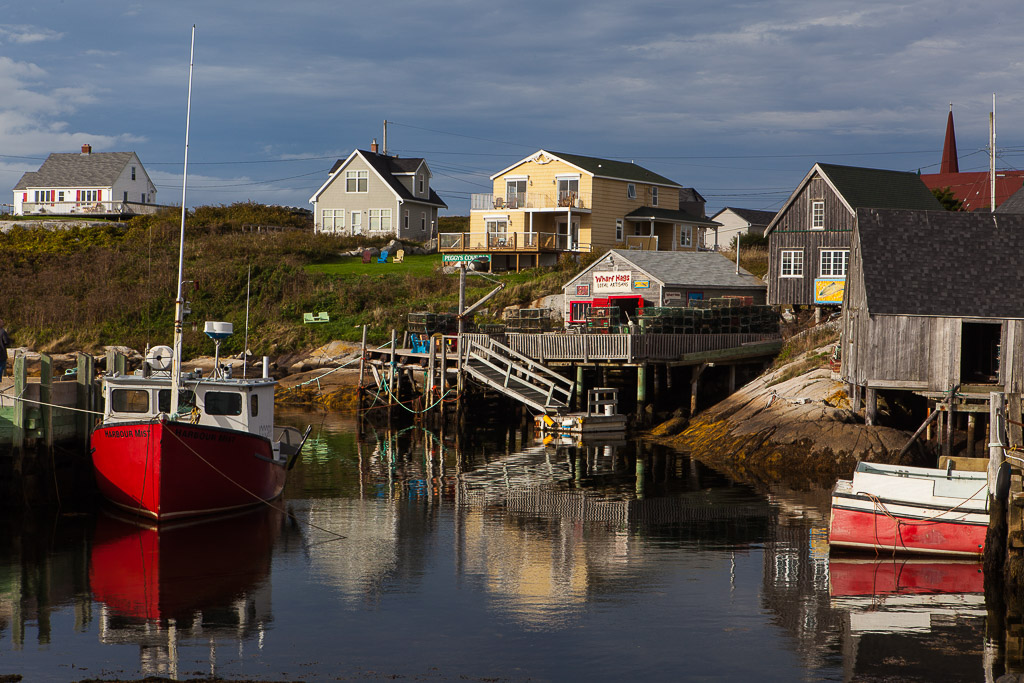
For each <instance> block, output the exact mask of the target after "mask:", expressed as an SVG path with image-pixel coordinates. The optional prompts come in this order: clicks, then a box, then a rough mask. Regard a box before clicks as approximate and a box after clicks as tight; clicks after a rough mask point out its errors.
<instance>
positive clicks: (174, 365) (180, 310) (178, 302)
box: [171, 24, 196, 415]
mask: <svg viewBox="0 0 1024 683" xmlns="http://www.w3.org/2000/svg"><path fill="white" fill-rule="evenodd" d="M195 54H196V25H195V24H192V45H191V47H190V48H189V54H188V103H187V104H186V106H185V164H184V167H183V169H182V172H181V238H180V241H179V244H178V296H177V297H176V298H175V299H174V348H173V349H172V353H171V415H177V414H178V395H179V391H178V389H179V385H180V384H181V338H182V332H183V328H184V326H185V295H184V291H183V287H182V278H183V277H184V272H185V214H186V212H187V209H186V208H185V207H186V204H185V197H186V194H185V192H186V187H187V185H188V183H187V180H188V124H189V119H190V118H191V116H192V65H193V64H194V61H195Z"/></svg>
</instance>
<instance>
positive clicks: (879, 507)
mask: <svg viewBox="0 0 1024 683" xmlns="http://www.w3.org/2000/svg"><path fill="white" fill-rule="evenodd" d="M986 488H988V482H987V481H986V482H985V483H984V484H982V485H981V488H979V489H978V490H977V491H975V492H974V493H973V494H971V495H970V496H968V497H967V498H964V499H963V500H961V501H960V502H959V503H957V504H956V505H954V506H953V507H951V508H949V509H947V510H943V511H941V512H939V513H938V514H935V515H933V516H931V517H925V518H924V519H920V520H904V519H900V518H899V517H897V516H896V515H894V514H893V513H892V512H891V511H890V510H889V508H888V507H886V505H885V503H883V502H882V500H881V499H880V498H879V497H878V496H876V495H875V494H873V493H868V492H867V491H861V492H859V494H858V495H863V496H867V498H868V499H869V500H871V502H872V504H873V505H874V509H875V510H876V511H881V513H882V514H884V515H885V516H886V517H888V518H889V519H891V520H892V521H893V524H894V526H895V529H894V533H893V545H892V551H893V554H895V553H896V549H897V543H896V541H897V539H899V547H903V548H906V547H907V544H906V543H904V541H903V527H904V526H933V525H935V524H941V523H942V522H944V521H949V520H943V519H940V518H941V517H942V516H943V515H948V514H950V513H951V512H955V511H956V510H957V509H959V508H960V507H962V506H963V505H965V504H967V502H968V501H971V500H974V498H975V496H977V495H978V494H979V493H981V492H982V491H984V490H985V489H986ZM968 514H969V513H968ZM874 524H875V542H876V544H877V545H878V546H879V547H884V545H883V543H882V541H881V539H880V538H879V537H878V516H877V515H876V516H875V520H874ZM876 552H877V551H876Z"/></svg>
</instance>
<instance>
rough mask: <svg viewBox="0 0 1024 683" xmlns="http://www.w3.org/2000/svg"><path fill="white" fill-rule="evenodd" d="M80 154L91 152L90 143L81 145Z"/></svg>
mask: <svg viewBox="0 0 1024 683" xmlns="http://www.w3.org/2000/svg"><path fill="white" fill-rule="evenodd" d="M82 154H92V145H82Z"/></svg>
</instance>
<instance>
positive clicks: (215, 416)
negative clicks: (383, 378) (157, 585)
mask: <svg viewBox="0 0 1024 683" xmlns="http://www.w3.org/2000/svg"><path fill="white" fill-rule="evenodd" d="M151 355H152V354H151ZM149 362H152V360H150V361H149ZM223 375H224V373H221V376H218V377H216V378H214V379H204V378H203V377H201V376H199V375H198V374H197V373H185V374H182V375H181V376H180V377H181V383H182V385H183V388H182V390H181V392H180V394H181V398H182V399H183V400H182V403H181V406H182V407H181V408H179V410H178V411H177V414H172V413H171V411H170V400H171V388H170V387H171V375H170V373H167V372H159V371H153V372H150V373H142V372H140V373H138V374H136V375H107V376H105V377H104V378H103V394H104V398H105V400H106V408H105V411H104V419H103V423H102V424H101V425H100V426H98V427H97V428H96V429H95V430H94V431H93V433H92V437H91V447H92V460H93V469H94V472H95V475H96V483H97V486H98V487H99V490H100V493H102V494H103V496H104V497H106V498H107V499H108V500H110V501H111V502H112V503H114V504H116V505H118V506H120V507H122V508H124V509H126V510H130V511H132V512H135V513H137V514H141V515H144V516H146V517H151V518H153V519H157V520H168V519H174V518H178V517H186V516H191V515H202V514H211V513H218V512H224V511H227V510H233V509H238V508H243V507H246V506H250V505H256V504H259V503H262V502H265V501H269V500H273V499H274V498H277V497H278V496H279V495H281V491H282V490H283V489H284V483H285V474H286V469H287V468H288V466H289V461H290V459H291V458H294V456H296V455H297V453H298V449H299V448H301V443H302V437H301V436H300V435H299V433H298V430H296V429H294V428H291V427H284V428H283V427H276V428H275V427H274V423H273V420H274V386H275V382H274V381H273V380H271V379H269V378H261V379H248V380H247V379H237V380H236V379H232V378H230V377H226V376H223Z"/></svg>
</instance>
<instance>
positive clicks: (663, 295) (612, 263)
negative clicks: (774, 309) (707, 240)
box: [562, 249, 767, 323]
mask: <svg viewBox="0 0 1024 683" xmlns="http://www.w3.org/2000/svg"><path fill="white" fill-rule="evenodd" d="M766 290H767V286H766V285H765V284H764V282H762V281H761V280H760V279H759V278H757V277H755V276H753V275H751V274H750V273H748V272H747V271H746V270H743V269H742V268H740V269H739V272H737V270H736V264H735V263H733V262H732V261H730V260H729V259H727V258H726V257H725V256H723V255H722V254H718V253H715V252H709V251H640V250H629V251H627V250H623V249H612V250H611V251H609V252H608V253H606V254H605V255H604V256H602V257H601V258H599V259H598V260H597V261H595V262H594V263H592V264H591V265H590V266H589V267H588V268H586V269H585V270H583V271H582V272H581V273H580V274H579V275H577V276H576V277H574V278H573V279H571V280H569V282H567V283H566V284H565V286H564V287H563V290H562V291H563V293H564V295H565V296H564V301H565V303H564V306H565V310H564V319H565V320H566V321H567V322H570V323H572V322H582V321H584V320H585V316H586V311H587V310H589V308H590V306H592V305H593V306H602V305H604V306H619V307H620V308H622V309H623V310H626V311H628V312H629V313H630V315H631V316H632V315H633V314H634V312H635V311H636V309H638V308H641V307H642V308H647V307H650V306H686V305H687V304H688V302H689V301H690V300H691V299H712V298H716V297H722V296H749V297H752V299H753V303H755V304H763V303H764V302H765V292H766Z"/></svg>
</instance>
